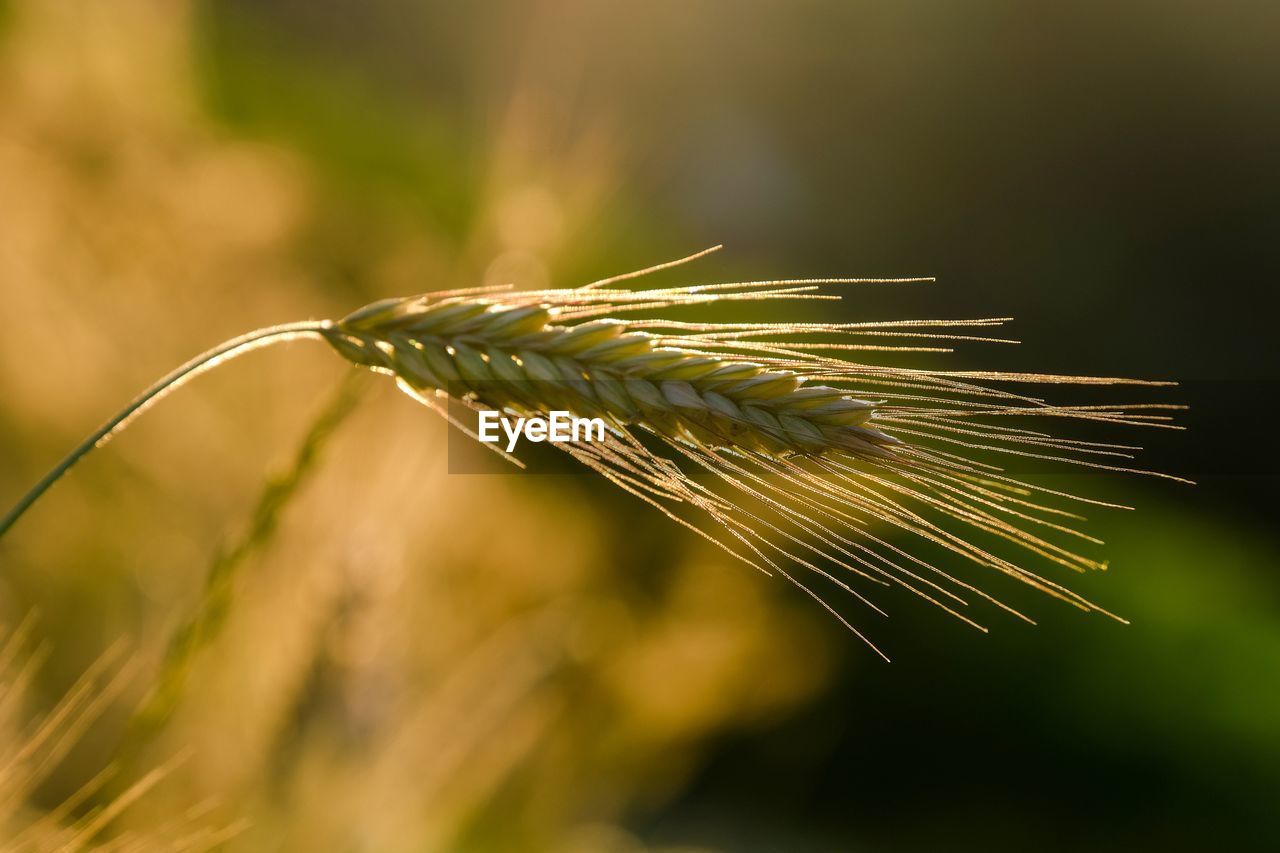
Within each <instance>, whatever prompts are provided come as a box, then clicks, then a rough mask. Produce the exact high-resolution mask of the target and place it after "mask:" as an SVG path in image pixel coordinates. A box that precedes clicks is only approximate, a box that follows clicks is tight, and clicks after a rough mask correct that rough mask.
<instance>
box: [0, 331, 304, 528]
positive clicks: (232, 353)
mask: <svg viewBox="0 0 1280 853" xmlns="http://www.w3.org/2000/svg"><path fill="white" fill-rule="evenodd" d="M328 327H329V323H328V322H323V321H307V322H302V323H286V324H284V325H280V326H269V327H267V328H264V329H257V330H255V331H252V332H249V333H247V334H244V335H241V336H240V337H238V338H232V339H231V340H229V341H225V342H224V343H221V344H219V345H218V346H216V347H214V348H213V349H210V350H206V351H204V352H202V353H200V355H198V356H196V357H195V358H193V359H191V360H190V361H188V362H187V363H186V364H184V365H182V366H181V367H179V368H177V369H176V370H174V371H172V372H171V373H169V374H167V375H166V376H164V377H163V378H161V379H160V380H159V381H157V382H156V383H155V384H154V385H152V386H151V387H150V388H148V389H147V390H145V391H143V392H142V393H141V394H139V395H138V396H137V397H134V398H133V400H131V401H130V402H129V404H128V405H126V406H125V407H124V408H123V409H121V410H120V411H118V412H116V413H115V414H114V415H112V416H111V418H110V419H109V420H108V421H107V422H106V423H104V424H103V425H102V426H100V427H98V429H97V430H95V431H94V432H93V434H92V435H90V436H89V437H88V438H86V439H85V440H84V441H82V442H81V443H80V444H79V445H78V446H77V447H76V448H75V449H74V450H72V451H71V452H70V453H68V454H67V455H66V457H64V458H63V460H62V461H61V462H59V463H58V464H57V465H55V466H54V467H53V469H52V470H50V471H49V473H47V474H45V475H44V477H43V478H42V479H41V480H40V482H38V483H36V484H35V485H34V486H33V487H32V488H31V491H29V492H27V493H26V494H25V495H23V496H22V498H21V500H19V501H18V502H17V503H16V504H15V505H14V507H13V509H11V510H9V512H8V513H6V514H5V516H4V518H3V519H0V537H2V536H4V535H5V533H7V532H8V531H9V528H11V527H13V525H14V524H15V523H16V522H17V521H18V519H19V518H21V517H22V515H23V513H25V512H26V511H27V510H28V509H30V508H31V505H32V504H34V503H35V502H36V501H37V500H39V499H40V496H41V495H43V494H44V493H45V492H46V491H48V489H49V487H50V486H52V485H53V484H54V483H56V482H57V481H58V480H59V479H61V478H62V475H63V474H65V473H67V471H69V470H70V469H71V466H73V465H75V464H76V463H77V462H79V461H80V460H81V459H82V458H83V457H84V456H85V455H87V454H88V453H89V451H91V450H93V449H94V448H96V447H101V446H102V445H104V444H106V443H107V442H108V441H110V440H111V438H112V436H114V435H115V434H116V433H117V432H119V431H120V430H122V429H124V427H125V426H126V425H127V424H128V422H129V421H130V420H132V419H133V418H134V417H136V416H137V415H139V414H141V413H142V412H143V411H144V410H145V409H146V408H147V407H148V406H150V405H151V404H153V403H155V402H156V401H158V400H160V399H161V398H162V397H164V396H165V395H167V394H168V393H169V392H171V391H173V390H174V389H176V388H178V387H179V386H180V385H182V384H183V383H184V382H187V381H188V380H190V379H192V378H194V377H195V376H198V375H199V374H201V373H203V372H204V371H206V370H209V369H211V368H213V367H216V366H217V365H219V364H221V363H223V362H225V361H227V360H229V359H232V358H235V357H236V356H239V355H243V354H244V353H246V352H249V351H250V350H253V349H257V348H258V347H261V346H266V345H268V344H272V343H279V342H280V341H283V340H292V339H295V338H300V337H312V336H318V335H320V334H322V333H323V332H324V331H325V330H326V329H327V328H328Z"/></svg>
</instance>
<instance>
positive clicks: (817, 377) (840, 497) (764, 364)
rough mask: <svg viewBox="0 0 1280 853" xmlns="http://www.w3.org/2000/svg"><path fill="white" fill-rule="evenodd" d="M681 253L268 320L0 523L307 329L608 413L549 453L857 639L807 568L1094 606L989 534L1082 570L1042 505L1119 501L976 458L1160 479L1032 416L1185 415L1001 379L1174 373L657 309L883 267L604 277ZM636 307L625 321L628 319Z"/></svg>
mask: <svg viewBox="0 0 1280 853" xmlns="http://www.w3.org/2000/svg"><path fill="white" fill-rule="evenodd" d="M702 254H705V253H699V255H695V256H691V257H690V258H687V259H683V260H691V259H692V258H693V257H699V256H701V255H702ZM681 262H682V261H681ZM675 263H680V262H675ZM673 265H674V264H665V265H663V266H662V267H658V268H651V269H650V270H642V271H640V272H638V273H633V274H627V275H623V276H617V277H614V278H612V279H606V280H603V281H600V282H594V283H592V284H588V285H586V286H584V287H579V288H572V289H563V290H543V291H532V292H529V291H525V292H518V291H514V290H511V289H509V288H476V289H470V290H457V291H446V292H437V293H429V294H425V295H421V296H414V297H409V298H398V299H389V300H384V301H381V302H377V303H374V304H372V305H369V306H366V307H365V308H362V309H360V310H359V311H356V312H355V313H353V314H351V315H349V316H347V317H345V318H343V319H342V320H339V321H337V322H313V323H302V324H295V325H292V326H281V327H275V328H273V329H267V330H263V331H261V332H256V333H252V334H250V335H247V336H245V337H244V338H240V339H237V340H236V341H233V342H229V343H228V344H225V345H223V346H221V347H219V348H217V349H215V350H213V351H211V352H210V353H207V354H205V355H204V356H200V357H198V358H197V359H195V360H193V361H192V362H191V363H189V364H188V365H186V366H184V367H183V368H180V369H179V370H178V371H175V373H174V374H171V376H170V377H166V379H165V380H162V381H161V382H160V383H157V385H156V386H153V388H152V389H149V390H148V391H147V392H145V393H144V394H143V395H142V396H141V397H139V398H138V400H135V401H134V403H132V404H131V405H130V407H128V408H126V410H125V411H124V412H122V413H121V414H120V415H119V416H117V417H116V418H113V419H112V420H111V421H109V422H108V423H107V424H105V425H104V426H103V427H102V429H100V430H99V431H98V432H97V433H95V435H94V436H92V437H90V439H89V440H87V441H86V442H85V443H84V444H83V445H81V446H80V447H79V448H77V449H76V451H73V453H72V454H71V455H70V456H69V457H68V458H67V459H66V460H64V461H63V463H61V464H60V465H59V466H58V467H57V468H55V469H54V471H52V472H50V474H49V475H48V476H47V477H46V478H45V479H44V480H42V481H41V483H39V484H38V485H37V486H36V488H35V489H33V490H32V492H31V493H30V494H28V495H27V496H26V497H25V498H24V499H23V500H22V501H20V502H19V504H18V505H17V506H16V507H15V508H14V510H12V511H11V512H10V513H9V515H7V516H6V517H5V518H4V520H3V521H0V535H3V533H4V532H5V531H6V530H7V529H8V528H9V527H10V526H11V525H12V524H13V522H14V521H15V520H16V519H17V518H18V516H20V515H21V514H22V512H23V511H25V509H26V508H27V507H29V506H30V505H31V503H32V502H33V501H34V500H35V499H36V498H38V497H39V495H40V494H41V493H42V492H43V491H44V490H45V489H47V488H48V486H49V485H50V484H51V483H52V482H54V481H55V480H56V479H57V478H58V477H59V476H61V474H63V473H65V471H66V470H67V469H68V468H69V467H70V466H71V465H72V464H74V462H75V461H76V460H77V459H79V458H80V457H81V456H83V454H84V453H86V452H88V450H89V449H91V448H92V447H93V446H95V444H100V443H101V442H103V441H105V440H106V439H107V438H109V437H110V436H111V435H113V434H114V433H115V432H117V431H118V430H119V429H120V428H121V427H122V426H123V425H124V424H125V423H126V422H127V420H128V418H129V417H131V416H132V415H134V414H136V413H137V412H138V411H140V410H141V409H142V407H143V406H145V405H147V404H148V403H149V402H151V401H153V400H154V399H156V398H158V397H159V396H160V395H162V394H163V393H165V392H166V391H168V390H171V388H172V387H174V386H175V385H176V384H178V383H180V382H181V381H185V380H186V379H187V378H189V377H190V376H192V375H194V374H195V373H197V372H199V371H200V370H203V369H207V368H208V367H210V366H212V365H213V364H214V363H217V362H218V361H219V360H222V359H224V358H227V357H230V356H231V355H233V354H238V353H240V352H243V351H245V350H247V349H249V348H251V347H253V346H258V345H262V344H265V343H268V342H273V341H278V340H285V339H288V338H294V337H300V336H303V337H318V338H322V339H324V340H326V341H327V342H328V343H329V344H330V345H331V346H332V347H333V348H334V349H335V350H336V351H337V352H338V353H340V354H341V355H342V356H343V357H345V358H346V359H348V360H349V361H351V362H353V363H355V364H357V365H361V366H364V367H367V368H370V369H372V370H375V371H377V372H381V373H384V374H388V375H391V376H393V377H394V378H395V379H396V381H397V383H398V384H399V385H400V387H401V388H402V389H403V390H405V391H406V392H407V393H409V394H410V395H411V396H413V397H414V398H415V399H417V400H419V401H421V402H423V403H425V404H427V405H428V406H430V407H431V408H432V409H433V410H435V411H437V412H438V413H440V414H441V415H443V416H445V417H446V418H449V419H450V420H451V421H453V422H455V423H458V421H457V420H456V419H455V418H454V417H453V416H452V414H451V413H450V412H449V411H448V410H447V409H446V407H445V403H446V401H448V400H454V401H458V402H461V403H463V404H465V405H467V406H470V407H472V408H475V409H480V410H498V411H512V412H516V413H521V414H547V413H549V412H550V411H552V410H556V409H561V410H568V411H571V412H573V413H574V414H576V415H579V416H583V417H600V418H603V419H604V420H605V421H606V422H607V423H608V424H609V426H610V430H609V432H608V434H607V436H606V439H605V440H604V441H602V442H587V441H582V442H568V443H562V444H559V445H557V446H558V447H559V448H560V449H562V450H564V451H565V452H567V453H569V454H570V455H571V456H572V457H573V458H574V459H576V460H577V461H579V462H581V463H582V464H584V465H586V466H587V467H589V468H591V469H592V470H594V471H596V472H597V473H599V474H600V475H602V476H604V477H605V478H606V479H608V480H609V481H610V482H612V483H613V484H615V485H617V486H618V487H620V488H622V489H624V490H625V491H627V492H630V493H631V494H633V495H634V496H636V497H638V498H640V499H641V500H643V501H645V502H646V503H649V504H650V505H652V506H654V507H655V508H657V509H659V510H660V511H661V512H663V513H664V514H666V515H667V516H668V517H669V518H671V519H673V520H675V521H677V522H678V523H680V524H682V525H684V526H685V527H687V528H689V529H691V530H693V531H695V532H697V533H698V534H699V535H701V536H703V537H705V538H706V539H708V540H709V541H711V542H713V543H715V544H716V545H717V546H719V547H720V548H722V549H724V550H725V551H727V552H729V553H730V554H732V555H733V556H735V557H736V558H738V559H740V560H742V561H743V562H746V563H748V564H749V565H752V566H754V567H756V568H758V569H760V570H761V571H763V572H765V573H768V574H772V573H775V572H776V573H777V574H780V575H782V576H783V577H785V578H787V579H788V580H790V581H791V582H793V583H795V584H796V585H797V586H799V587H800V588H802V589H804V590H805V591H806V592H807V593H809V594H810V595H811V596H812V597H813V598H815V599H816V600H818V601H819V602H820V603H822V605H823V606H824V607H826V608H827V609H828V610H830V611H831V612H832V613H833V614H835V615H836V616H837V617H838V618H839V619H840V620H841V621H842V622H844V624H845V625H847V626H848V627H849V628H850V629H851V630H854V632H855V633H858V636H860V637H861V636H862V634H861V633H859V632H857V630H856V629H855V628H854V627H853V625H852V624H851V623H849V622H848V621H847V620H846V619H845V618H844V617H843V616H842V615H841V614H840V613H838V612H837V611H836V610H835V609H834V608H833V607H831V606H830V605H829V604H828V603H827V602H826V600H825V599H824V598H823V596H822V595H821V594H819V593H818V592H816V591H815V590H813V589H811V588H810V586H809V585H807V584H805V583H803V582H802V581H801V580H800V579H799V577H798V572H799V571H800V570H803V571H806V572H809V573H812V574H813V575H816V576H817V577H820V578H822V579H824V580H825V581H827V582H830V583H832V584H835V585H837V586H839V587H840V588H842V589H844V590H846V591H848V592H850V593H852V594H853V595H855V596H856V597H857V598H858V599H859V600H861V601H863V602H864V603H866V604H867V605H868V606H870V607H871V608H873V609H875V610H876V611H877V612H881V613H882V612H883V611H880V610H879V608H878V607H876V606H875V605H874V604H872V603H871V602H870V600H869V599H867V598H866V597H865V596H864V595H863V593H862V592H860V591H858V590H856V589H855V588H854V587H853V586H852V584H851V583H850V582H851V581H855V580H860V581H863V582H866V583H871V584H879V585H890V584H897V585H900V586H903V587H905V588H907V589H909V590H911V591H912V592H914V593H915V594H917V595H919V596H920V597H922V598H924V599H926V600H928V601H930V602H932V603H933V604H936V605H938V606H939V607H941V608H942V609H944V610H946V611H947V612H948V613H951V614H953V615H955V616H957V617H958V618H960V619H962V620H963V621H965V622H968V623H969V624H972V625H974V626H975V627H979V628H981V626H978V625H977V623H976V622H974V621H973V620H972V619H970V618H969V617H968V616H965V615H963V614H962V613H961V612H960V610H959V608H960V607H963V606H965V605H967V604H968V603H969V601H968V598H967V597H968V596H975V597H978V598H982V599H986V600H988V601H990V602H992V603H994V604H996V605H997V606H1000V607H1002V608H1004V609H1006V610H1009V611H1010V612H1012V613H1014V614H1015V615H1018V616H1020V617H1021V618H1024V619H1026V618H1027V617H1026V616H1024V615H1023V614H1021V613H1018V612H1017V611H1014V610H1012V608H1009V607H1007V606H1005V605H1003V604H1001V603H1000V602H999V601H997V600H996V599H994V598H993V597H991V596H988V595H986V594H985V593H983V592H981V591H980V590H978V589H977V588H976V587H974V586H972V585H970V584H968V583H966V582H964V581H961V580H960V579H958V578H957V577H955V576H954V575H952V574H951V573H950V572H948V571H946V570H945V569H943V568H942V567H940V566H939V565H937V564H936V563H935V562H931V561H930V560H929V559H926V558H925V556H924V554H925V553H926V552H934V553H938V554H940V555H943V556H946V555H950V557H960V558H963V559H964V560H966V561H969V562H972V563H976V564H978V565H980V566H983V567H986V568H989V569H993V570H995V571H997V572H1000V573H1002V574H1005V575H1008V576H1010V577H1013V578H1015V579H1017V580H1019V581H1022V582H1024V583H1026V584H1029V585H1031V586H1033V587H1035V588H1036V589H1039V590H1041V591H1043V592H1045V593H1047V594H1049V595H1051V596H1053V597H1055V598H1058V599H1061V600H1063V601H1066V602H1067V603H1070V604H1072V605H1074V606H1076V607H1079V608H1081V609H1083V610H1100V608H1097V607H1096V606H1095V605H1093V604H1092V603H1090V602H1088V601H1086V600H1085V599H1083V598H1081V597H1080V596H1078V595H1076V594H1075V593H1072V592H1070V591H1069V590H1067V589H1066V588H1065V587H1063V586H1061V585H1060V584H1058V583H1056V582H1054V581H1052V580H1049V579H1048V578H1045V577H1042V576H1041V575H1039V574H1037V573H1035V572H1032V571H1031V570H1029V569H1027V568H1025V567H1023V566H1022V565H1020V564H1018V563H1015V562H1013V561H1011V560H1010V559H1008V558H1006V557H1003V556H1000V555H999V554H998V553H997V552H996V550H993V549H992V547H991V544H983V543H984V542H987V543H992V544H994V543H996V542H1003V543H1005V544H1006V545H1009V544H1011V545H1014V546H1017V547H1019V548H1022V549H1024V550H1025V551H1026V552H1029V553H1030V554H1032V555H1034V556H1035V557H1037V558H1040V559H1042V560H1045V561H1048V562H1049V563H1053V564H1057V565H1058V566H1060V567H1064V568H1068V569H1072V570H1076V571H1082V570H1087V569H1098V568H1103V567H1105V563H1102V562H1099V561H1097V560H1094V559H1091V558H1089V557H1086V556H1083V555H1081V554H1079V553H1077V551H1076V550H1075V546H1071V547H1068V546H1066V545H1063V544H1061V543H1060V542H1058V541H1056V540H1057V539H1062V538H1064V537H1065V538H1068V539H1072V540H1075V541H1077V542H1078V541H1084V542H1088V543H1090V544H1100V543H1099V542H1098V540H1096V539H1093V538H1092V537H1090V536H1088V535H1087V534H1085V533H1083V532H1081V531H1079V530H1077V529H1075V528H1074V527H1072V526H1071V525H1072V524H1074V523H1075V522H1076V521H1079V520H1082V516H1080V515H1079V514H1078V513H1077V512H1075V511H1074V510H1068V509H1063V508H1060V507H1057V506H1054V505H1052V504H1053V502H1055V501H1057V502H1061V501H1068V502H1082V503H1086V504H1100V505H1103V506H1111V505H1109V504H1103V503H1101V502H1099V501H1093V500H1089V499H1087V498H1083V497H1076V496H1073V495H1070V494H1066V493H1064V492H1060V491H1055V490H1052V489H1048V488H1045V487H1043V486H1037V485H1035V484H1032V483H1027V482H1022V481H1020V480H1018V479H1016V478H1014V477H1011V476H1009V475H1008V472H1006V471H1005V470H1004V469H1003V468H1002V467H1001V466H1000V465H999V464H996V463H994V462H992V461H987V459H988V457H991V456H992V455H993V454H994V455H1000V454H1003V455H1005V456H1012V457H1023V458H1028V457H1029V458H1034V459H1037V460H1043V461H1047V462H1054V463H1067V464H1073V465H1079V466H1086V467H1089V468H1094V469H1103V470H1109V471H1119V472H1126V473H1152V472H1146V471H1141V470H1140V469H1137V468H1134V467H1132V465H1131V464H1130V463H1129V462H1128V461H1127V460H1129V459H1131V458H1132V456H1133V454H1134V453H1135V452H1136V450H1137V449H1138V448H1136V447H1132V446H1129V445H1121V444H1111V443H1101V442H1095V441H1084V440H1079V439H1071V438H1058V437H1055V436H1054V435H1053V434H1051V433H1048V432H1045V431H1042V430H1040V429H1038V428H1035V429H1033V428H1031V427H1030V426H1028V422H1031V423H1037V422H1043V421H1044V419H1046V418H1051V419H1058V420H1074V421H1087V422H1091V423H1095V424H1098V423H1101V424H1108V425H1111V424H1114V425H1124V426H1148V427H1160V428H1175V429H1176V428H1177V427H1176V425H1174V424H1173V423H1171V422H1170V421H1171V416H1170V414H1169V412H1170V410H1175V409H1178V408H1180V407H1178V406H1173V405H1169V404H1161V403H1156V404H1151V403H1139V404H1133V405H1109V406H1061V405H1054V404H1051V403H1049V402H1046V401H1045V400H1042V399H1040V398H1039V397H1036V396H1030V395H1027V394H1025V393H1020V392H1017V391H1014V390H1011V389H1010V388H1009V387H1007V386H1009V385H1011V384H1012V385H1017V386H1020V385H1027V384H1033V383H1039V384H1087V385H1098V384H1107V385H1115V384H1128V385H1168V384H1172V383H1167V382H1143V381H1137V380H1128V379H1118V378H1096V377H1077V376H1058V375H1039V374H1026V373H995V372H956V371H933V370H913V369H906V368H899V367H892V366H885V365H879V364H868V363H862V362H859V361H854V360H851V358H850V355H849V354H850V353H854V352H858V351H870V352H876V353H879V354H881V355H880V357H882V358H883V357H885V355H886V354H887V355H892V354H894V353H899V352H904V351H905V352H919V351H927V352H945V351H949V348H950V346H951V344H952V343H953V342H956V341H982V342H1008V341H1005V340H1004V339H1001V338H992V337H988V336H985V335H981V334H978V335H975V334H973V331H974V330H978V331H982V330H984V329H985V328H987V327H992V326H998V325H1000V324H1002V323H1003V322H1005V320H1006V319H1007V318H990V319H979V320H956V321H946V320H929V321H891V322H866V323H738V324H716V323H694V322H688V321H676V320H669V319H661V318H657V317H655V316H654V315H655V314H658V313H660V312H661V311H662V310H663V309H669V308H677V307H685V306H700V305H707V304H713V303H723V302H742V301H753V302H774V301H780V300H831V299H839V297H838V296H835V295H830V294H826V293H821V292H819V290H820V287H821V286H823V285H836V284H855V283H868V282H883V281H889V280H884V279H818V280H782V281H749V282H732V283H725V284H713V285H696V286H689V287H669V288H657V289H647V290H632V289H620V288H618V287H617V285H619V284H621V283H622V282H624V281H627V280H629V279H633V278H635V277H637V276H638V275H642V274H644V273H646V272H651V271H653V269H659V268H665V267H668V266H673ZM920 280H921V279H897V280H893V281H920ZM629 315H630V316H633V317H634V318H632V319H623V318H624V317H627V316H629ZM458 425H459V426H465V425H463V424H461V423H458ZM486 446H488V445H486ZM499 452H500V451H499ZM503 455H506V454H503ZM512 461H515V462H516V463H517V464H519V462H518V460H515V459H512ZM699 475H701V476H699ZM1154 476H1168V475H1163V474H1154ZM1170 479H1175V480H1176V479H1179V478H1176V477H1171V478H1170ZM881 528H896V529H897V530H898V531H900V532H902V533H906V534H909V535H911V536H912V537H914V538H915V540H916V542H917V543H918V544H919V546H920V547H919V548H918V549H911V550H908V549H904V548H902V547H900V546H898V545H896V544H894V542H892V541H890V538H886V537H885V536H883V535H882V531H881V530H880V529H881ZM836 569H839V570H841V572H840V573H837V572H836ZM1102 612H1104V613H1105V611H1102ZM1108 615H1110V614H1108ZM1027 621H1030V620H1029V619H1028V620H1027ZM982 630H985V629H982ZM864 639H865V638H864ZM873 648H874V647H873ZM877 651H878V650H877Z"/></svg>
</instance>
